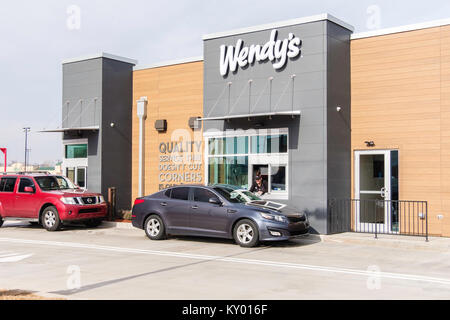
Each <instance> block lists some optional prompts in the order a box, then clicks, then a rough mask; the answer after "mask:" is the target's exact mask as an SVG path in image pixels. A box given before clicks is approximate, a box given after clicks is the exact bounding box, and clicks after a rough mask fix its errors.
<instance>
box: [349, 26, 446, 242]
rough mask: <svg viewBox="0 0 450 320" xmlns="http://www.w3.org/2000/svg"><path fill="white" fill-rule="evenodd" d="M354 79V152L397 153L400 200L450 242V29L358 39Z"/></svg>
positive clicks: (353, 49)
mask: <svg viewBox="0 0 450 320" xmlns="http://www.w3.org/2000/svg"><path fill="white" fill-rule="evenodd" d="M351 78H352V80H351V88H352V90H351V98H352V106H351V108H352V110H351V125H352V150H353V151H355V150H372V149H380V150H381V149H396V150H399V191H400V200H426V201H428V215H429V230H430V233H431V234H432V235H438V236H440V235H442V236H450V26H442V27H435V28H428V29H422V30H416V31H409V32H402V33H396V34H390V35H382V36H376V37H369V38H363V39H356V40H352V41H351ZM368 140H369V141H374V142H375V148H368V147H366V145H365V143H364V142H365V141H368ZM353 164H354V152H353V154H352V195H354V166H353ZM438 215H443V217H444V218H443V219H441V220H440V219H438Z"/></svg>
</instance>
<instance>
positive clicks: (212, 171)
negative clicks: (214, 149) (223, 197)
mask: <svg viewBox="0 0 450 320" xmlns="http://www.w3.org/2000/svg"><path fill="white" fill-rule="evenodd" d="M208 176H209V180H208V181H209V183H210V184H230V185H234V186H239V187H240V188H244V189H247V188H248V157H247V156H240V157H214V158H209V164H208Z"/></svg>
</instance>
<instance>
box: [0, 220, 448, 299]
mask: <svg viewBox="0 0 450 320" xmlns="http://www.w3.org/2000/svg"><path fill="white" fill-rule="evenodd" d="M0 289H23V290H31V291H36V292H39V293H44V294H49V295H57V296H63V297H65V298H67V299H449V298H450V239H442V238H439V239H431V241H430V242H428V243H425V241H424V240H423V239H412V238H411V239H410V238H395V237H387V236H385V237H384V238H382V239H379V240H376V239H373V237H372V236H370V235H359V234H344V235H336V236H327V237H325V238H324V240H322V241H321V240H320V239H319V238H318V237H304V238H301V239H295V240H291V241H289V242H283V243H278V244H271V245H262V246H260V247H258V248H252V249H245V248H241V247H239V246H237V245H235V244H234V243H233V242H232V241H228V240H212V239H203V238H189V237H176V238H171V239H169V240H164V241H151V240H149V239H147V238H146V237H145V235H144V232H143V231H142V230H127V229H117V228H107V227H101V228H98V229H86V228H84V227H81V226H80V227H76V226H75V227H70V228H68V229H66V230H63V231H59V232H53V233H52V232H47V231H45V230H44V229H42V228H41V227H39V226H32V225H30V224H28V223H18V222H17V223H16V222H7V223H5V225H4V226H3V227H2V228H0Z"/></svg>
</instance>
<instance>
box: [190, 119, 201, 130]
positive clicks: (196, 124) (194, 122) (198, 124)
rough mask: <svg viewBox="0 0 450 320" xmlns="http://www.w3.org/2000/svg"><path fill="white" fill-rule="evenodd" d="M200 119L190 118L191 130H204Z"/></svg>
mask: <svg viewBox="0 0 450 320" xmlns="http://www.w3.org/2000/svg"><path fill="white" fill-rule="evenodd" d="M199 119H200V117H190V118H189V121H188V124H189V128H191V129H192V130H198V129H201V128H202V122H201V121H200V120H199Z"/></svg>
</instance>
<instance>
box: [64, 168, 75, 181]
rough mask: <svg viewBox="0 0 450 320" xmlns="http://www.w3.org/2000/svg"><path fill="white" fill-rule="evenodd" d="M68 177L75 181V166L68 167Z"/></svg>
mask: <svg viewBox="0 0 450 320" xmlns="http://www.w3.org/2000/svg"><path fill="white" fill-rule="evenodd" d="M66 177H67V178H69V180H70V181H75V168H67V169H66Z"/></svg>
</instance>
